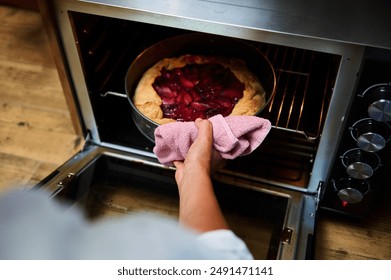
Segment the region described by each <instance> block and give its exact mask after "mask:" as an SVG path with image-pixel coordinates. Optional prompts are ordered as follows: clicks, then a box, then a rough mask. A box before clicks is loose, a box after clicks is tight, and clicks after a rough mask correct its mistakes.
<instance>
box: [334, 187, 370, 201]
mask: <svg viewBox="0 0 391 280" xmlns="http://www.w3.org/2000/svg"><path fill="white" fill-rule="evenodd" d="M337 195H338V197H339V199H340V200H341V201H343V202H345V203H349V204H354V203H359V202H361V200H363V198H364V195H363V194H362V193H361V192H360V191H359V190H356V189H353V188H346V189H342V190H340V191H338V193H337Z"/></svg>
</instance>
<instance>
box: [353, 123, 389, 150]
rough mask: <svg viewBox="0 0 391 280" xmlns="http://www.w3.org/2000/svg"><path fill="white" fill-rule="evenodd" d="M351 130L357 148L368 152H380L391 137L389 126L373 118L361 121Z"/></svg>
mask: <svg viewBox="0 0 391 280" xmlns="http://www.w3.org/2000/svg"><path fill="white" fill-rule="evenodd" d="M349 129H350V132H351V135H352V137H353V139H354V140H355V141H356V142H357V146H358V147H360V148H361V149H363V150H364V151H367V152H377V151H380V150H381V149H383V148H384V147H385V146H386V142H387V141H388V140H389V139H390V137H391V130H390V127H389V126H388V125H387V124H385V123H383V122H377V121H375V120H373V119H371V118H365V119H361V120H359V121H357V122H356V123H354V124H353V126H352V127H350V128H349Z"/></svg>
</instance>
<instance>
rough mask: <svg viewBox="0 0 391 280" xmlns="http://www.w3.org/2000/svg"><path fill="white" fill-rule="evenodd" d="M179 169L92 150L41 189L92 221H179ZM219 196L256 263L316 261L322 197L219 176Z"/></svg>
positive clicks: (77, 157) (143, 157)
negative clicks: (137, 215)
mask: <svg viewBox="0 0 391 280" xmlns="http://www.w3.org/2000/svg"><path fill="white" fill-rule="evenodd" d="M174 172H175V170H174V169H172V168H167V167H164V166H162V165H161V164H160V163H159V162H158V161H157V160H156V159H155V158H153V157H150V156H147V155H140V154H137V153H131V152H124V151H120V150H116V149H112V148H107V147H101V146H98V145H94V144H92V145H88V146H86V148H85V149H84V150H83V151H81V152H79V153H78V154H76V155H75V156H74V157H72V158H71V159H70V160H69V161H67V162H66V163H65V164H63V165H62V166H60V167H59V168H58V169H57V170H56V171H54V172H53V173H52V174H51V175H49V176H48V177H47V178H46V179H44V180H43V181H42V182H41V183H39V184H38V185H36V186H35V188H40V189H45V190H47V191H49V192H51V193H52V194H53V197H54V199H59V200H66V201H68V202H71V203H70V205H73V206H74V207H79V208H80V209H81V210H82V211H84V212H85V214H86V217H88V219H91V220H97V219H101V218H103V217H106V218H109V217H113V216H118V215H129V214H131V213H132V212H135V211H148V212H157V213H160V214H163V215H168V216H170V217H172V218H173V219H178V205H179V196H178V191H177V186H176V183H175V179H174ZM213 183H214V186H215V192H216V195H217V197H218V200H219V203H220V205H221V208H222V209H223V213H224V215H225V217H226V219H227V221H228V224H229V226H230V227H231V228H232V230H233V231H234V232H235V233H236V234H237V235H238V236H239V237H241V238H242V239H243V240H244V241H245V242H246V244H247V246H248V247H249V249H250V251H251V252H252V254H253V255H254V257H255V258H256V259H308V258H312V256H313V254H312V253H313V240H314V238H313V237H314V225H315V212H316V207H317V196H316V195H315V194H313V195H311V194H308V193H307V194H303V193H301V192H297V191H292V190H286V189H282V188H281V189H279V188H276V187H273V186H268V185H267V184H261V183H259V182H253V181H251V180H248V181H247V180H245V179H242V178H240V179H239V178H235V177H233V176H230V175H227V174H224V173H216V174H215V176H214V177H213Z"/></svg>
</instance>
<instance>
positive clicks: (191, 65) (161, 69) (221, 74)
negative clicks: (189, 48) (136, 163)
mask: <svg viewBox="0 0 391 280" xmlns="http://www.w3.org/2000/svg"><path fill="white" fill-rule="evenodd" d="M133 103H134V105H135V106H136V108H137V109H138V110H139V111H140V112H141V113H142V114H143V115H145V116H146V117H147V118H149V119H151V120H152V121H154V122H156V123H158V124H164V123H168V122H174V121H194V120H195V119H197V118H203V119H205V118H210V117H212V116H214V115H217V114H221V115H223V116H228V115H254V114H255V113H257V112H258V111H259V110H260V109H261V108H262V106H263V105H264V103H265V92H264V90H263V88H262V86H261V84H260V82H259V81H258V79H257V78H256V77H255V76H254V75H253V74H252V73H251V72H250V71H249V70H248V69H247V66H246V64H245V62H244V61H243V60H240V59H235V58H226V57H217V56H202V55H183V56H180V57H177V58H165V59H162V60H160V61H159V62H157V63H156V64H155V65H154V66H152V67H151V68H149V69H148V70H147V71H146V72H145V73H144V75H143V76H142V77H141V79H140V81H139V83H138V85H137V88H136V90H135V94H134V97H133Z"/></svg>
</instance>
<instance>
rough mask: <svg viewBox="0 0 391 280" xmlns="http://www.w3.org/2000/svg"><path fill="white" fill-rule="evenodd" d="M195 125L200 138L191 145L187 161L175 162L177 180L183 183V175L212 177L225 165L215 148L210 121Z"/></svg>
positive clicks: (199, 120)
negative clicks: (189, 173)
mask: <svg viewBox="0 0 391 280" xmlns="http://www.w3.org/2000/svg"><path fill="white" fill-rule="evenodd" d="M195 125H196V126H197V128H198V136H197V138H196V140H195V141H194V142H193V144H192V145H191V147H190V149H189V151H188V153H187V155H186V159H185V161H183V162H182V161H175V162H174V165H175V167H176V173H175V179H176V180H177V182H178V183H179V182H181V181H182V179H183V174H184V173H188V171H190V172H191V174H195V176H196V175H197V172H198V174H203V173H205V174H207V175H209V176H210V175H211V174H212V173H213V172H214V171H216V170H217V169H219V168H221V167H223V166H224V164H225V160H224V159H223V158H221V156H220V154H219V152H217V151H216V150H215V149H214V148H213V126H212V123H211V122H210V121H208V120H203V119H196V120H195Z"/></svg>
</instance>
